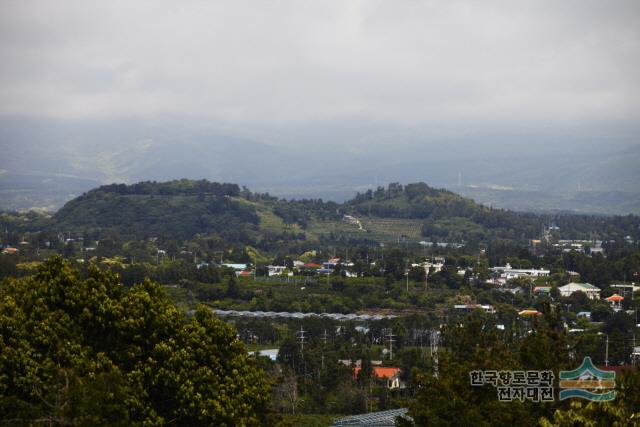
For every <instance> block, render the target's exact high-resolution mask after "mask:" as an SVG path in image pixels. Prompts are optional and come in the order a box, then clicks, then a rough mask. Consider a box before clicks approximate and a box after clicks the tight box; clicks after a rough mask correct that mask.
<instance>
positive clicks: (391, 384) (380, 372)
mask: <svg viewBox="0 0 640 427" xmlns="http://www.w3.org/2000/svg"><path fill="white" fill-rule="evenodd" d="M372 369H373V376H374V377H375V378H376V379H377V380H379V381H384V384H385V387H387V388H388V389H391V390H392V389H396V388H405V387H406V384H405V383H404V381H401V380H400V373H401V370H400V368H395V367H385V366H374V367H373V368H372ZM360 370H361V368H360V367H358V366H357V367H355V368H353V375H354V377H357V376H358V373H360Z"/></svg>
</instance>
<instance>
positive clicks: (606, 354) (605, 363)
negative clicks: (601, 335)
mask: <svg viewBox="0 0 640 427" xmlns="http://www.w3.org/2000/svg"><path fill="white" fill-rule="evenodd" d="M604 354H605V356H604V366H609V334H607V344H606V347H605V353H604Z"/></svg>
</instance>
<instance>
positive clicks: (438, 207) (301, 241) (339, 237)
mask: <svg viewBox="0 0 640 427" xmlns="http://www.w3.org/2000/svg"><path fill="white" fill-rule="evenodd" d="M552 224H553V225H555V226H557V227H559V228H560V230H561V233H562V236H563V238H574V239H578V238H579V239H601V240H605V239H616V240H618V239H624V238H625V237H626V236H631V238H633V239H638V238H640V236H639V235H638V234H639V233H640V229H639V225H640V220H639V218H638V217H636V216H631V215H630V216H625V217H604V216H588V215H569V214H567V215H562V214H556V215H553V216H551V215H541V214H532V213H519V212H512V211H508V210H504V209H495V208H491V207H487V206H483V205H480V204H478V203H475V202H474V201H473V200H471V199H467V198H463V197H461V196H459V195H457V194H455V193H452V192H450V191H447V190H442V189H435V188H432V187H430V186H428V185H427V184H425V183H414V184H408V185H404V186H403V185H401V184H398V183H392V184H389V186H388V187H386V188H384V187H378V188H377V189H376V190H369V191H367V192H365V193H363V194H357V195H356V196H355V197H354V198H353V199H351V200H349V201H347V202H345V203H342V204H339V203H335V202H325V201H323V200H321V199H302V200H285V199H279V198H277V197H273V196H270V195H269V194H259V193H253V192H251V191H249V189H247V188H244V187H243V188H240V187H239V186H238V185H236V184H220V183H212V182H208V181H205V180H200V181H193V180H178V181H169V182H163V183H157V182H141V183H138V184H134V185H124V184H113V185H108V186H103V187H99V188H97V189H94V190H91V191H89V192H87V193H85V194H83V195H82V196H80V197H78V198H76V199H74V200H72V201H70V202H68V203H67V204H66V205H65V206H64V207H63V208H62V209H61V210H60V211H58V212H57V213H56V214H55V215H53V216H52V217H51V218H46V217H42V216H35V215H33V214H31V215H26V216H25V215H15V214H14V215H8V214H5V215H2V216H1V217H0V225H2V227H3V228H6V229H7V230H8V233H7V235H11V236H12V238H13V240H16V241H18V242H19V241H20V240H19V239H21V238H22V236H23V233H25V232H29V231H44V232H45V233H46V234H47V235H48V237H47V238H45V237H43V236H42V235H41V236H40V238H41V240H42V241H43V242H44V241H46V240H47V239H48V240H49V241H51V240H52V239H54V240H59V239H55V236H64V237H66V238H68V237H79V236H83V237H85V238H86V239H89V240H104V239H110V240H113V241H120V242H125V241H132V240H138V241H140V240H144V239H151V238H157V239H160V240H161V241H164V242H167V241H173V242H176V244H178V245H180V244H182V242H185V241H188V240H192V239H194V238H199V239H202V238H206V239H208V242H209V243H207V245H208V247H209V249H211V250H222V249H223V248H225V247H229V246H236V247H244V246H252V247H256V248H259V249H261V250H265V251H267V252H273V251H277V250H279V249H282V248H284V247H293V246H295V247H296V249H297V250H298V251H305V250H310V249H312V246H314V245H315V246H317V245H318V244H321V245H322V244H326V245H332V246H333V245H339V244H365V245H377V244H378V243H383V242H398V241H412V242H414V243H417V242H419V241H421V240H429V241H434V242H452V243H462V242H465V243H473V244H475V245H477V244H485V243H487V242H490V241H494V240H495V239H508V240H517V241H520V242H521V243H522V242H526V241H527V240H528V239H535V238H539V237H540V236H541V234H542V231H543V228H544V227H548V226H549V225H552ZM11 233H13V234H11ZM7 243H11V242H7Z"/></svg>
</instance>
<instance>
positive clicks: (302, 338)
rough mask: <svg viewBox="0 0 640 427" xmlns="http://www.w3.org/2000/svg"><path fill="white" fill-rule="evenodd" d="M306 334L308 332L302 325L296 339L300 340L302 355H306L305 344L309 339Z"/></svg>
mask: <svg viewBox="0 0 640 427" xmlns="http://www.w3.org/2000/svg"><path fill="white" fill-rule="evenodd" d="M305 333H306V331H305V330H304V329H303V328H302V325H301V326H300V330H299V331H298V332H297V333H296V337H297V339H298V344H300V353H302V355H304V342H305V340H306V339H307V336H306V335H305Z"/></svg>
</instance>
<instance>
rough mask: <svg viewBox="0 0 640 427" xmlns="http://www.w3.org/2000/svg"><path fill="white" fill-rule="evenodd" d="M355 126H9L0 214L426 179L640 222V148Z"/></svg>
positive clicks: (336, 192)
mask: <svg viewBox="0 0 640 427" xmlns="http://www.w3.org/2000/svg"><path fill="white" fill-rule="evenodd" d="M332 126H334V128H335V129H333V130H331V129H330V128H331V127H332ZM349 126H352V127H355V126H356V125H348V124H342V123H337V124H336V123H331V122H327V123H320V124H318V125H317V126H315V127H313V126H312V127H311V128H309V129H307V130H308V132H307V133H305V129H306V128H305V127H300V129H298V130H297V131H296V132H290V133H286V132H278V131H277V130H265V131H259V130H258V131H249V130H245V129H243V128H242V127H238V126H236V127H233V126H228V125H223V124H220V123H215V122H211V121H204V120H193V119H185V118H175V117H174V118H157V119H151V120H143V121H141V120H135V119H118V120H116V119H112V120H93V121H57V120H44V119H25V118H6V117H4V118H0V150H1V151H2V153H3V155H2V156H0V209H4V210H7V209H18V210H19V209H29V208H32V207H39V208H45V209H48V210H49V211H55V210H56V209H59V208H60V207H61V206H62V205H63V204H64V203H65V202H67V201H69V200H71V199H72V198H73V197H75V196H78V195H80V194H82V193H83V192H85V191H88V190H90V189H91V188H95V187H97V186H99V185H101V184H109V183H113V182H122V183H134V182H139V181H146V180H156V181H166V180H171V179H180V178H188V179H208V180H211V181H230V182H237V183H240V184H242V185H247V186H249V187H251V188H252V189H254V190H255V191H259V192H269V193H271V194H275V195H278V196H282V197H295V198H323V199H325V200H326V199H330V200H334V201H338V202H340V201H344V200H348V199H349V198H351V197H352V195H353V194H354V193H355V192H357V191H360V192H363V191H366V190H367V189H375V188H376V187H377V186H378V185H379V184H380V183H385V182H396V181H397V182H402V183H410V182H417V181H424V182H429V183H430V184H432V185H434V186H436V187H440V188H448V189H450V190H454V191H455V192H456V193H459V194H462V195H465V196H468V197H472V198H474V199H475V200H478V201H479V202H482V203H484V204H487V205H491V206H497V207H504V208H509V209H515V210H520V211H538V212H540V211H575V212H582V213H602V214H625V213H640V185H639V184H640V168H638V167H637V165H638V164H640V145H630V144H628V143H626V144H622V145H616V144H613V143H612V144H608V143H607V144H602V143H601V144H592V145H589V144H586V145H585V144H578V143H573V145H571V144H568V145H566V144H564V143H562V142H558V144H557V147H556V146H554V145H548V146H544V147H543V146H540V144H538V143H537V141H536V139H535V135H534V136H531V137H527V136H526V135H522V134H519V133H514V134H513V135H506V136H503V137H502V139H503V140H505V141H502V142H495V143H490V142H487V143H485V142H484V140H483V141H482V142H476V141H474V140H473V137H469V138H470V139H469V141H467V142H465V140H460V141H453V142H450V141H448V140H446V139H442V140H438V139H437V138H436V137H435V136H431V135H429V134H428V133H425V132H416V131H412V130H408V129H403V128H394V127H391V126H386V125H382V124H370V123H361V124H358V125H357V126H359V127H355V128H353V129H351V128H349ZM325 128H326V129H329V130H327V131H323V129H325ZM477 138H485V139H486V140H487V141H489V139H491V138H495V136H494V135H491V134H488V135H486V136H482V137H477ZM509 138H513V139H514V141H515V140H516V139H517V141H518V142H517V143H515V142H514V143H513V144H512V143H510V142H508V141H509ZM527 138H529V139H530V140H531V141H529V140H528V139H527ZM558 147H559V148H558ZM536 148H537V149H536Z"/></svg>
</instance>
